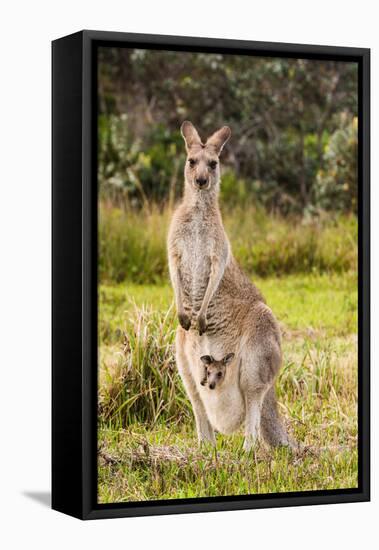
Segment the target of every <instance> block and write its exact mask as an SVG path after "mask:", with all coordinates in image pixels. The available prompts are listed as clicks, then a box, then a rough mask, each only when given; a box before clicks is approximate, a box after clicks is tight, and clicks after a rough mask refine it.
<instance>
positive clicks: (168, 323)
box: [99, 270, 357, 503]
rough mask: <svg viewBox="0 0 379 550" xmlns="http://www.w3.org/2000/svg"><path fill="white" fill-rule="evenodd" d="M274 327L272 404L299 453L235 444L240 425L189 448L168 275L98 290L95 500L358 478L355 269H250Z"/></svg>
mask: <svg viewBox="0 0 379 550" xmlns="http://www.w3.org/2000/svg"><path fill="white" fill-rule="evenodd" d="M255 282H256V284H257V285H258V286H259V288H260V289H261V290H262V292H263V294H264V295H265V297H266V300H267V302H268V304H269V305H270V307H271V308H272V309H273V311H274V312H275V314H276V316H277V318H278V319H279V321H280V323H281V326H282V331H283V352H284V364H283V368H282V370H281V373H280V376H279V378H278V381H277V393H278V398H279V403H280V409H281V413H282V415H283V416H284V418H285V421H286V423H287V424H288V426H289V429H290V430H291V432H292V434H293V436H294V437H295V438H296V439H297V440H298V441H299V442H301V443H302V444H303V445H305V446H306V448H303V449H302V450H301V451H299V452H291V451H289V450H286V449H280V450H274V451H273V450H268V449H266V448H264V447H263V446H260V447H259V448H258V449H256V451H255V452H253V453H252V454H250V455H245V454H244V453H243V452H242V441H243V436H242V433H240V434H236V435H234V436H229V437H224V436H220V435H218V437H217V450H216V452H215V451H212V450H210V449H208V448H205V449H201V450H199V449H198V448H197V443H196V433H195V428H194V422H193V416H192V411H191V407H190V405H189V403H188V399H187V397H186V394H185V392H184V389H183V387H182V384H181V380H180V378H179V375H178V373H177V371H176V367H175V361H174V356H173V341H174V334H175V328H176V323H177V322H176V318H175V310H174V308H173V304H172V291H171V288H170V287H169V286H168V285H152V284H150V285H149V284H147V285H137V284H134V283H122V284H102V285H101V286H100V290H99V304H100V306H99V342H100V346H99V359H100V360H99V501H100V502H104V503H106V502H122V501H131V500H135V501H138V500H157V499H175V498H184V497H185V498H191V497H202V496H220V495H242V494H251V493H271V492H287V491H305V490H316V489H336V488H347V487H356V486H357V341H356V334H357V290H356V289H357V281H356V275H355V273H354V271H349V272H345V273H342V272H339V271H338V270H337V271H335V272H330V273H321V274H317V273H312V274H304V273H297V274H290V275H287V276H284V277H281V278H277V277H266V278H257V279H256V280H255Z"/></svg>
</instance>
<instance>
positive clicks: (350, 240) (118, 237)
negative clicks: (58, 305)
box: [99, 179, 358, 284]
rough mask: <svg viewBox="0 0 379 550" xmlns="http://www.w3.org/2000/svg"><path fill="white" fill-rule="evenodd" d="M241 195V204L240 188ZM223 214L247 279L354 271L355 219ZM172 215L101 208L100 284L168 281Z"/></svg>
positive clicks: (249, 209) (245, 210)
mask: <svg viewBox="0 0 379 550" xmlns="http://www.w3.org/2000/svg"><path fill="white" fill-rule="evenodd" d="M227 181H228V179H227ZM226 189H227V188H226ZM240 193H241V195H240V196H241V201H242V200H243V185H241V191H240ZM227 197H231V198H232V199H231V202H232V203H236V202H237V201H239V198H238V197H239V194H235V195H233V193H231V191H229V190H227V192H226V198H225V199H224V200H225V201H228V200H229V199H228V198H227ZM223 211H224V212H223V219H224V224H225V227H226V231H227V234H228V236H229V238H230V241H231V244H232V250H233V253H234V255H235V257H236V258H237V260H238V262H239V263H240V264H241V265H242V267H243V268H244V269H245V270H246V271H247V272H248V273H249V274H251V275H254V276H255V275H260V276H268V275H283V274H289V273H308V272H312V271H314V272H326V271H336V272H343V271H346V270H355V269H356V263H357V246H356V243H357V237H358V233H357V219H356V217H355V216H353V215H347V216H346V215H345V216H344V215H340V214H339V215H329V216H322V217H320V218H314V217H313V218H309V219H306V218H304V219H303V218H297V217H293V216H292V217H287V218H283V217H282V216H274V215H268V214H266V213H265V211H264V210H263V209H259V208H258V209H257V208H256V207H254V206H252V205H251V206H249V205H248V204H246V203H245V206H244V207H241V206H235V207H232V208H229V205H228V204H224V205H223ZM171 215H172V211H171V209H170V207H167V208H164V209H159V208H158V207H156V206H154V205H151V206H150V207H146V208H143V209H141V210H135V209H133V208H127V209H121V208H113V207H112V206H110V205H109V204H107V203H102V204H100V209H99V218H100V223H99V277H100V281H103V282H105V281H109V282H111V281H115V282H120V281H124V280H127V281H131V282H135V283H140V284H142V283H143V284H154V283H161V282H162V281H164V282H166V281H168V268H167V252H166V236H167V231H168V224H169V221H170V219H171Z"/></svg>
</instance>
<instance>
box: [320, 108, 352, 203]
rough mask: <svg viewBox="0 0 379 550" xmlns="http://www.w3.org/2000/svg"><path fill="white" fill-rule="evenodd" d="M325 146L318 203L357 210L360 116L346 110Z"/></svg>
mask: <svg viewBox="0 0 379 550" xmlns="http://www.w3.org/2000/svg"><path fill="white" fill-rule="evenodd" d="M339 121H340V124H339V128H338V129H337V130H336V131H335V132H334V133H333V134H332V136H331V137H330V140H329V142H328V143H327V145H326V146H325V149H324V164H325V168H324V169H321V170H319V172H318V174H317V179H316V186H315V199H316V204H317V205H318V206H320V207H321V208H324V209H327V210H340V211H341V210H344V211H347V212H349V211H354V212H356V211H357V180H358V166H357V159H358V119H357V118H356V117H355V118H353V119H351V118H349V117H348V115H347V114H346V113H342V114H341V116H340V117H339Z"/></svg>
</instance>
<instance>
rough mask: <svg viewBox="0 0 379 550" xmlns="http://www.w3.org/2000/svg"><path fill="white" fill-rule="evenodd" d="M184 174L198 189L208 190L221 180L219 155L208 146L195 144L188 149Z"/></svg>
mask: <svg viewBox="0 0 379 550" xmlns="http://www.w3.org/2000/svg"><path fill="white" fill-rule="evenodd" d="M184 176H185V178H186V180H187V181H188V182H190V183H191V184H192V185H193V187H195V188H196V189H201V190H207V189H209V188H210V187H212V186H215V185H216V184H217V183H218V182H219V181H220V167H219V162H218V157H217V155H215V154H214V153H213V154H212V151H207V149H206V147H201V148H199V147H196V146H193V147H191V149H190V150H189V151H188V156H187V160H186V166H185V169H184Z"/></svg>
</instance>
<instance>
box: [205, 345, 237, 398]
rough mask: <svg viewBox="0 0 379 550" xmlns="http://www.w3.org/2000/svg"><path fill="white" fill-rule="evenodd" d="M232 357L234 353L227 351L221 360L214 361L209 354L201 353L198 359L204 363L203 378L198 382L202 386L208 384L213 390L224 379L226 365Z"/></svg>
mask: <svg viewBox="0 0 379 550" xmlns="http://www.w3.org/2000/svg"><path fill="white" fill-rule="evenodd" d="M233 359H234V353H228V355H225V357H224V358H223V359H221V361H216V359H213V357H212V356H211V355H203V356H202V357H200V360H201V361H202V362H203V364H204V372H203V378H202V380H201V382H200V384H201V385H202V386H208V388H209V389H210V390H214V389H215V388H216V386H217V387H219V386H220V384H221V383H222V382H223V381H224V380H225V374H226V366H227V365H229V363H231V361H232V360H233Z"/></svg>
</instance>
